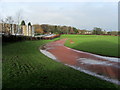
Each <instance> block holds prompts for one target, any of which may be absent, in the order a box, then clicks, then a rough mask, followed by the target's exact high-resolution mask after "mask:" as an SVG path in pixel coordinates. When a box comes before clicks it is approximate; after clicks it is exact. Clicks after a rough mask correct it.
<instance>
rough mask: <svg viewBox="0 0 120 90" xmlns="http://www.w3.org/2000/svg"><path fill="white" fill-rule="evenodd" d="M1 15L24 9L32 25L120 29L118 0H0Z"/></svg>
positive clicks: (23, 11) (1, 16)
mask: <svg viewBox="0 0 120 90" xmlns="http://www.w3.org/2000/svg"><path fill="white" fill-rule="evenodd" d="M0 1H1V2H0V18H5V17H7V16H13V17H15V16H16V13H17V12H18V11H21V15H22V17H23V19H24V20H25V21H26V23H28V22H32V24H51V25H62V26H63V25H66V26H73V27H76V28H78V29H87V30H92V29H93V28H94V27H100V28H102V29H103V30H107V31H114V30H118V2H117V0H114V1H113V0H109V2H108V0H101V1H100V0H98V1H99V2H94V0H93V2H92V1H89V2H88V0H85V1H81V2H80V1H79V2H78V1H75V0H74V2H73V1H72V0H70V1H69V2H68V1H67V2H65V1H63V2H55V1H54V0H53V1H52V2H50V1H49V2H48V1H46V0H45V1H46V2H43V1H39V2H38V1H36V0H35V1H34V2H33V1H32V0H30V2H28V0H27V1H26V2H24V1H25V0H24V1H22V2H15V0H12V1H11V0H9V2H8V1H7V0H0Z"/></svg>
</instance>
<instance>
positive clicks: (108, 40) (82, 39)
mask: <svg viewBox="0 0 120 90" xmlns="http://www.w3.org/2000/svg"><path fill="white" fill-rule="evenodd" d="M62 38H68V40H67V41H66V43H65V45H66V46H68V47H70V48H74V49H77V50H81V51H86V52H90V53H94V54H99V55H104V56H111V57H120V53H118V50H119V49H120V48H118V46H119V45H120V44H119V43H118V40H119V39H118V38H119V37H118V36H100V35H63V36H62ZM70 40H72V41H73V42H74V43H70Z"/></svg>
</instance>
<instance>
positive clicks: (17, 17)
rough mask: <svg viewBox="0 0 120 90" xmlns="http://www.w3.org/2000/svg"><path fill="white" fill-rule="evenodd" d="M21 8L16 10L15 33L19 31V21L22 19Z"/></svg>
mask: <svg viewBox="0 0 120 90" xmlns="http://www.w3.org/2000/svg"><path fill="white" fill-rule="evenodd" d="M22 12H23V11H22V10H21V9H20V10H18V12H17V13H16V24H17V31H16V33H15V34H17V33H19V31H20V22H21V20H22V18H23V17H22Z"/></svg>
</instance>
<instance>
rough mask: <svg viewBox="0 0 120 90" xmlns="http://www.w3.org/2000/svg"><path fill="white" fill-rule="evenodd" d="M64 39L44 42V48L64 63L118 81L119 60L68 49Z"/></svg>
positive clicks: (119, 79)
mask: <svg viewBox="0 0 120 90" xmlns="http://www.w3.org/2000/svg"><path fill="white" fill-rule="evenodd" d="M65 41H66V39H61V40H58V41H55V42H51V43H48V44H46V45H45V46H44V48H45V50H46V51H48V52H50V53H52V54H53V55H54V56H55V57H56V58H57V60H59V61H60V62H62V63H64V64H68V65H71V66H77V67H80V68H82V69H84V70H88V71H90V72H94V73H96V74H97V75H103V76H106V77H109V78H110V79H114V80H117V81H118V82H119V81H120V76H119V75H120V66H119V65H120V62H118V60H116V59H117V58H116V59H115V58H112V59H111V58H107V57H105V58H103V57H102V56H98V55H94V54H90V53H86V52H82V51H78V50H74V49H70V48H68V47H66V46H64V43H65Z"/></svg>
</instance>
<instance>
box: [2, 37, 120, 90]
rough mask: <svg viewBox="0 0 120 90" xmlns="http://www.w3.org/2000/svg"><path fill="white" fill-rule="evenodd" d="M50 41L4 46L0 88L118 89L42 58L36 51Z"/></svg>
mask: <svg viewBox="0 0 120 90" xmlns="http://www.w3.org/2000/svg"><path fill="white" fill-rule="evenodd" d="M63 37H64V36H63ZM63 37H62V38H63ZM58 39H59V38H58ZM55 40H57V39H55ZM51 41H54V40H39V41H23V42H15V43H3V47H2V49H3V51H2V53H3V57H2V60H3V64H2V73H3V88H71V87H73V88H116V89H117V88H118V86H117V85H115V84H112V83H109V82H107V81H104V80H101V79H98V78H96V77H93V76H90V75H87V74H85V73H82V72H80V71H77V70H74V69H72V68H70V67H67V66H65V65H63V64H62V63H58V62H55V61H53V60H51V59H50V58H48V57H46V56H44V55H43V54H42V53H40V51H39V47H40V46H41V45H43V44H45V43H48V42H51Z"/></svg>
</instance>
